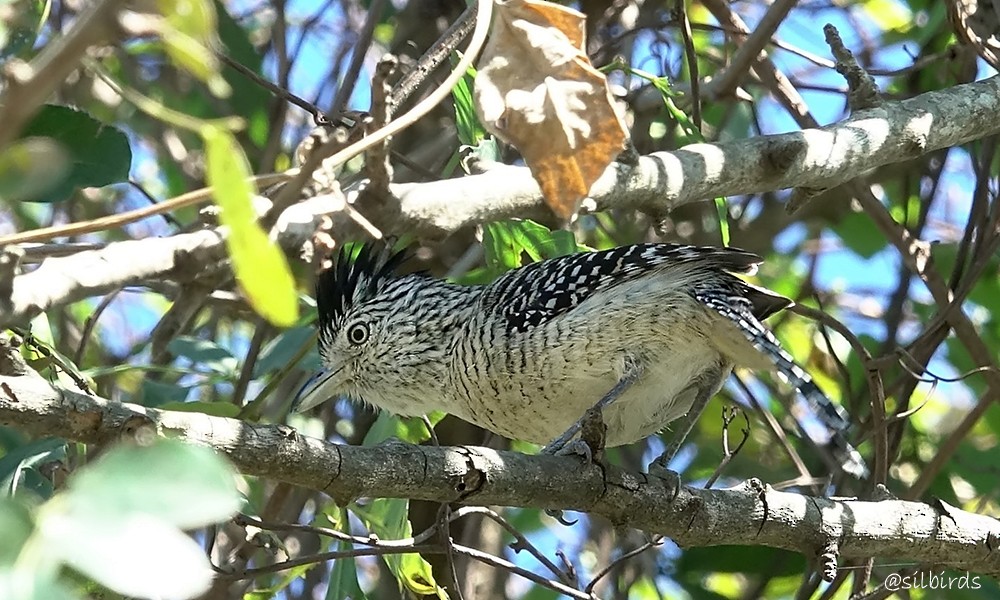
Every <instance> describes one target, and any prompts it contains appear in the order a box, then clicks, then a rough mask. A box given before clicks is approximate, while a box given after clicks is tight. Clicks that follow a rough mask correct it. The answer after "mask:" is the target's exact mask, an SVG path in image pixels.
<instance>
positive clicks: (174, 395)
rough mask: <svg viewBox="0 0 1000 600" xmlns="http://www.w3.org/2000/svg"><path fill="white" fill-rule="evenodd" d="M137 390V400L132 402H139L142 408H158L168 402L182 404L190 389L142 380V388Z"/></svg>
mask: <svg viewBox="0 0 1000 600" xmlns="http://www.w3.org/2000/svg"><path fill="white" fill-rule="evenodd" d="M139 390H140V391H139V398H138V399H134V400H133V402H139V401H141V403H142V405H143V406H149V407H151V408H158V407H160V406H162V405H164V404H167V403H170V402H183V401H184V400H185V399H186V398H187V397H188V393H189V392H190V391H191V388H189V387H185V386H182V385H177V384H174V383H163V382H162V381H155V380H153V379H148V378H145V379H143V380H142V387H141V388H139Z"/></svg>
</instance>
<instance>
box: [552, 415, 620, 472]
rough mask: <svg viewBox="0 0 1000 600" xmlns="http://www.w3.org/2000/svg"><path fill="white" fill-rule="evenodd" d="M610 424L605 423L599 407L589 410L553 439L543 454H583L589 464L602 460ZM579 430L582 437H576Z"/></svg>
mask: <svg viewBox="0 0 1000 600" xmlns="http://www.w3.org/2000/svg"><path fill="white" fill-rule="evenodd" d="M607 431H608V426H607V425H605V424H604V416H603V415H602V414H601V409H600V408H598V407H596V406H595V407H594V408H591V409H590V410H588V411H587V412H586V413H585V414H584V415H583V417H582V418H581V419H580V420H579V421H577V422H576V423H573V425H572V426H571V427H570V428H569V429H567V430H566V432H565V433H563V434H562V435H561V436H559V437H558V438H556V439H555V440H553V441H552V442H551V443H549V444H548V445H547V446H545V448H544V449H543V450H542V454H551V455H553V456H566V455H569V454H573V455H576V456H582V457H583V458H584V460H585V461H586V463H587V464H591V463H593V462H594V461H595V460H600V457H601V455H602V454H603V453H604V442H605V437H606V433H607ZM578 432H579V434H580V437H579V438H576V439H574V438H575V436H576V435H577V433H578Z"/></svg>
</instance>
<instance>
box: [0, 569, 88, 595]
mask: <svg viewBox="0 0 1000 600" xmlns="http://www.w3.org/2000/svg"><path fill="white" fill-rule="evenodd" d="M27 575H28V577H29V578H30V582H31V585H30V586H25V585H24V577H25V573H24V572H20V573H15V572H14V571H13V570H9V569H4V568H2V567H0V598H4V599H5V600H78V599H79V596H77V595H76V594H75V593H73V592H72V591H71V590H70V589H69V588H67V587H66V586H65V585H64V584H63V583H62V582H60V581H59V580H57V579H55V578H54V577H47V576H46V575H45V574H40V573H29V574H27ZM26 587H27V589H25V588H26Z"/></svg>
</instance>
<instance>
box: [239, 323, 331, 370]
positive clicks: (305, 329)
mask: <svg viewBox="0 0 1000 600" xmlns="http://www.w3.org/2000/svg"><path fill="white" fill-rule="evenodd" d="M315 340H316V327H315V326H314V325H311V324H310V325H303V326H301V327H293V328H292V329H289V330H287V331H284V332H283V333H281V335H279V336H277V337H276V338H274V339H273V340H271V342H270V343H269V344H267V345H266V346H264V349H263V350H262V351H261V353H260V358H258V359H257V364H255V365H254V368H253V372H254V375H255V376H258V377H259V376H260V375H264V374H266V373H271V372H274V371H277V370H279V369H283V368H285V367H288V366H290V365H289V363H290V362H291V361H292V360H294V359H295V357H296V356H298V355H299V354H301V352H302V347H303V346H306V345H308V346H312V345H313V344H314V343H315Z"/></svg>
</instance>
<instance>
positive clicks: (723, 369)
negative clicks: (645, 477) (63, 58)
mask: <svg viewBox="0 0 1000 600" xmlns="http://www.w3.org/2000/svg"><path fill="white" fill-rule="evenodd" d="M730 370H731V367H729V366H723V365H718V366H716V367H715V368H712V369H709V370H707V371H705V372H704V373H702V374H701V375H700V376H699V377H698V378H697V379H696V380H694V381H693V382H692V383H691V385H689V386H688V387H687V388H686V389H685V390H684V391H682V392H681V393H680V394H678V396H679V397H683V396H685V395H688V394H690V395H693V396H694V401H692V402H691V406H690V408H688V411H687V414H686V415H684V417H683V418H682V419H681V420H680V421H679V422H678V426H677V429H676V430H675V432H674V436H673V439H671V440H670V445H669V446H667V449H666V450H664V451H663V454H660V455H659V456H658V457H656V458H655V459H653V462H651V463H649V467H648V468H647V471H648V472H649V473H650V475H656V476H657V477H660V478H661V479H670V480H673V479H675V478H676V477H677V475H676V473H672V472H671V471H670V469H668V468H667V467H668V465H669V464H670V461H672V460H673V459H674V457H675V456H677V452H678V451H679V450H680V449H681V446H683V445H684V440H685V439H687V436H688V435H689V434H690V433H691V430H693V429H694V426H695V424H696V423H697V422H698V419H699V418H700V417H701V413H703V412H705V407H706V406H708V401H709V400H711V399H712V396H714V395H715V393H716V392H717V391H719V388H720V387H721V384H722V381H723V379H725V377H726V376H727V375H728V374H729V372H730Z"/></svg>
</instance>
